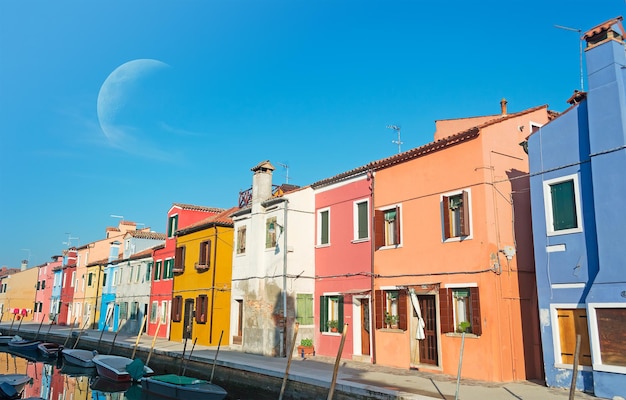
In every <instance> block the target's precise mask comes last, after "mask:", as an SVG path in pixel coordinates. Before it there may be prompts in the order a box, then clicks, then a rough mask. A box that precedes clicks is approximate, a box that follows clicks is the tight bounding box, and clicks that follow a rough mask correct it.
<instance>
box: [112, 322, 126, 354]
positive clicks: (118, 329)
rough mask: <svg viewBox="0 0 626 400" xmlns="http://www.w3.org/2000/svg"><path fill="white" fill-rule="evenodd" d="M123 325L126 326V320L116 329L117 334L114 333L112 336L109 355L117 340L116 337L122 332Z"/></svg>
mask: <svg viewBox="0 0 626 400" xmlns="http://www.w3.org/2000/svg"><path fill="white" fill-rule="evenodd" d="M125 324H126V320H124V321H122V323H121V324H120V326H119V327H118V328H117V332H115V335H113V341H112V342H111V348H110V349H109V354H111V352H112V351H113V347H114V346H115V340H117V335H118V334H119V333H120V331H121V330H122V328H123V327H124V325H125Z"/></svg>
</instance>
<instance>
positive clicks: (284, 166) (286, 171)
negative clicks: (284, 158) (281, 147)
mask: <svg viewBox="0 0 626 400" xmlns="http://www.w3.org/2000/svg"><path fill="white" fill-rule="evenodd" d="M276 164H278V165H280V166H281V167H283V168H285V183H289V165H287V164H282V163H276Z"/></svg>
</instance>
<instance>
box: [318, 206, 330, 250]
mask: <svg viewBox="0 0 626 400" xmlns="http://www.w3.org/2000/svg"><path fill="white" fill-rule="evenodd" d="M317 232H318V238H317V244H318V245H324V244H328V243H330V211H329V210H323V211H319V212H318V214H317Z"/></svg>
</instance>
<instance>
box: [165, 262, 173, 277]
mask: <svg viewBox="0 0 626 400" xmlns="http://www.w3.org/2000/svg"><path fill="white" fill-rule="evenodd" d="M173 277H174V259H173V258H168V259H167V260H165V264H164V268H163V279H171V278H173Z"/></svg>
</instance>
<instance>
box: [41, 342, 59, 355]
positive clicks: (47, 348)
mask: <svg viewBox="0 0 626 400" xmlns="http://www.w3.org/2000/svg"><path fill="white" fill-rule="evenodd" d="M37 348H38V349H39V352H40V353H41V354H43V355H44V356H46V357H50V358H54V357H57V356H58V355H59V353H60V352H61V350H63V346H62V345H60V344H57V343H39V345H38V346H37Z"/></svg>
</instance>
